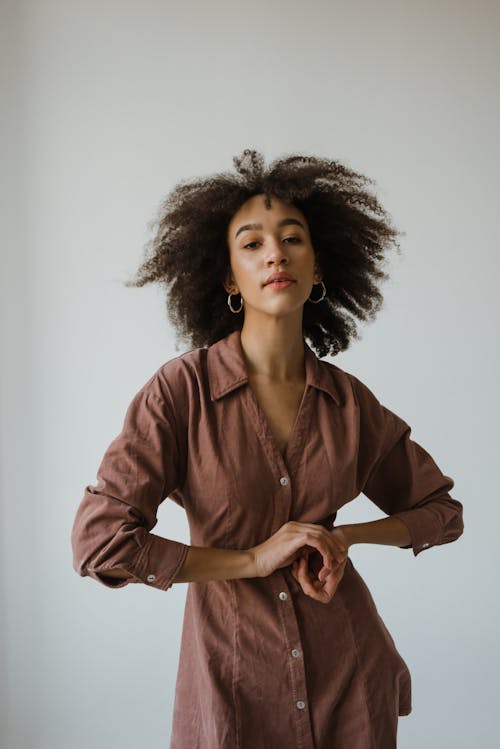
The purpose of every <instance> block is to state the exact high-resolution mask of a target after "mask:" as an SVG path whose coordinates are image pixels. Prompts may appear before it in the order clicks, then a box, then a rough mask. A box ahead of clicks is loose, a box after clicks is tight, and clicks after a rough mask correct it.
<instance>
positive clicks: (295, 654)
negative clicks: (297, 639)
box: [292, 648, 300, 658]
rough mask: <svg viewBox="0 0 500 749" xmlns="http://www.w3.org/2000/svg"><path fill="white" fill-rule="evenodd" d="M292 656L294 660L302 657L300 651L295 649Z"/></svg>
mask: <svg viewBox="0 0 500 749" xmlns="http://www.w3.org/2000/svg"><path fill="white" fill-rule="evenodd" d="M292 655H293V657H294V658H298V657H299V655H300V650H297V648H294V649H293V650H292Z"/></svg>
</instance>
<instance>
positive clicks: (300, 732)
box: [269, 570, 314, 749]
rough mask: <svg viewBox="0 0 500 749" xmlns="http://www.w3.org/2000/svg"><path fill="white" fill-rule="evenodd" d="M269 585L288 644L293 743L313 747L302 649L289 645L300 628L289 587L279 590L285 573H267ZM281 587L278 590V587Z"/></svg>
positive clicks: (294, 639) (296, 638) (285, 579)
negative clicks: (294, 733) (294, 732)
mask: <svg viewBox="0 0 500 749" xmlns="http://www.w3.org/2000/svg"><path fill="white" fill-rule="evenodd" d="M269 581H270V584H271V586H272V587H273V588H274V590H275V594H276V597H277V598H278V599H279V601H280V603H279V606H278V612H279V615H280V620H281V625H282V631H283V638H284V641H285V643H286V645H287V646H288V648H287V652H288V656H287V657H288V658H289V673H290V677H291V680H292V681H291V699H292V700H293V702H292V705H293V709H294V710H295V725H296V727H297V740H296V745H297V746H300V747H303V749H313V747H314V739H313V733H312V726H311V721H310V716H309V711H308V710H306V709H305V708H306V707H307V687H306V676H305V664H304V660H303V658H300V655H301V653H302V650H301V649H299V648H297V647H292V646H293V643H300V642H301V640H300V632H299V627H298V623H297V617H296V615H295V608H294V604H293V600H292V596H291V595H290V592H289V591H286V590H283V583H284V584H285V585H288V581H287V578H286V576H285V575H284V574H283V573H281V572H280V571H279V570H278V571H277V574H273V575H271V576H270V577H269ZM280 588H281V590H280Z"/></svg>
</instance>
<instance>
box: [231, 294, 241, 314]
mask: <svg viewBox="0 0 500 749" xmlns="http://www.w3.org/2000/svg"><path fill="white" fill-rule="evenodd" d="M232 296H233V294H228V295H227V304H228V307H229V309H230V310H231V312H234V314H235V315H236V314H237V313H238V312H241V310H242V309H243V297H241V304H240V306H239V308H238V309H233V308H232V307H231V297H232ZM234 296H236V294H235V295H234Z"/></svg>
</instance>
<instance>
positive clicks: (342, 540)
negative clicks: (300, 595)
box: [250, 520, 349, 603]
mask: <svg viewBox="0 0 500 749" xmlns="http://www.w3.org/2000/svg"><path fill="white" fill-rule="evenodd" d="M348 548H349V544H348V541H347V537H346V536H345V534H344V533H343V531H341V529H340V528H333V529H332V530H327V529H326V528H325V527H324V526H323V525H321V524H316V523H300V522H298V521H295V520H289V521H288V522H287V523H285V524H284V525H282V526H281V528H279V529H278V530H277V531H276V533H274V534H273V535H272V536H271V537H270V538H268V539H267V540H266V541H263V542H262V543H261V544H257V546H254V547H252V549H250V551H251V552H252V554H253V557H254V564H255V571H256V577H267V575H270V574H271V573H272V572H274V571H275V570H277V569H280V568H281V567H288V566H290V565H291V564H292V563H293V562H295V561H296V560H302V561H300V562H299V563H298V567H297V570H296V574H294V577H295V579H296V580H297V581H298V582H299V583H300V585H301V586H302V589H303V591H304V593H306V594H307V595H309V596H311V598H315V599H316V600H318V601H322V602H324V603H326V602H327V601H329V600H330V599H331V598H332V596H333V594H334V592H335V590H336V588H337V585H338V583H339V582H340V579H341V577H342V574H343V571H344V567H345V563H346V560H347V551H348ZM311 553H314V554H315V557H313V560H312V561H313V566H314V572H313V571H312V570H311V571H309V570H308V569H307V561H308V557H309V556H310V554H311ZM292 572H293V568H292ZM327 581H328V584H327Z"/></svg>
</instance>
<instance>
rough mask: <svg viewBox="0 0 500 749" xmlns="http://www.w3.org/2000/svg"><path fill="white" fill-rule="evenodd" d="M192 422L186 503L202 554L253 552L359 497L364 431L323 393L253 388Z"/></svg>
mask: <svg viewBox="0 0 500 749" xmlns="http://www.w3.org/2000/svg"><path fill="white" fill-rule="evenodd" d="M186 417H187V419H188V425H187V430H186V444H185V446H184V453H185V455H184V462H185V478H184V483H183V485H182V487H181V489H180V494H181V496H182V500H183V506H184V507H185V509H186V511H187V515H188V519H189V524H190V529H191V535H192V543H193V544H195V545H196V544H198V545H220V546H225V547H227V548H240V547H244V546H246V545H252V544H255V543H257V542H259V540H263V539H264V538H267V537H268V536H269V535H270V534H271V533H272V532H274V531H275V530H277V529H278V528H279V527H280V526H281V525H282V524H283V523H285V522H286V521H287V520H300V521H302V522H320V521H321V520H322V519H323V518H325V517H326V516H328V515H330V514H331V513H334V512H336V511H337V510H338V509H339V508H340V507H341V506H342V505H343V504H345V503H346V502H349V501H351V500H352V499H353V498H354V497H356V496H357V495H358V494H359V485H358V480H357V478H358V474H357V437H356V424H355V422H353V421H352V419H349V418H347V419H346V413H345V412H344V411H343V410H342V409H340V408H339V407H338V406H337V404H335V403H334V402H333V400H332V399H331V398H330V397H329V395H328V394H326V393H324V392H323V391H321V390H320V389H317V388H315V387H309V386H308V387H304V386H303V387H302V390H301V389H300V387H296V388H291V389H290V390H288V392H286V394H285V393H283V392H281V393H279V394H273V393H272V391H271V390H269V389H265V390H259V389H258V388H255V389H254V388H253V387H251V386H250V384H248V383H247V384H244V385H243V386H242V387H239V388H237V389H236V390H233V391H232V392H230V393H228V394H227V395H225V396H224V397H222V398H219V399H217V400H215V401H212V400H210V399H207V400H206V401H203V402H201V403H200V404H199V405H198V404H196V405H195V406H193V405H191V408H190V409H189V413H188V414H186Z"/></svg>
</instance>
